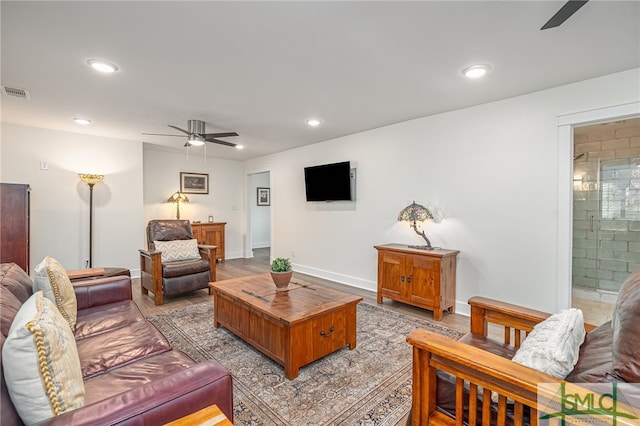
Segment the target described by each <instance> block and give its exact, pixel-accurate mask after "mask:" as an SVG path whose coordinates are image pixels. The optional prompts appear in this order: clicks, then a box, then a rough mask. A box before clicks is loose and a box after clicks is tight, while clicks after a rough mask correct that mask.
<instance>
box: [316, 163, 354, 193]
mask: <svg viewBox="0 0 640 426" xmlns="http://www.w3.org/2000/svg"><path fill="white" fill-rule="evenodd" d="M304 186H305V190H306V195H307V201H342V200H351V166H350V164H349V162H348V161H344V162H341V163H333V164H323V165H320V166H311V167H305V168H304Z"/></svg>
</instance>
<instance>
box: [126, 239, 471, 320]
mask: <svg viewBox="0 0 640 426" xmlns="http://www.w3.org/2000/svg"><path fill="white" fill-rule="evenodd" d="M253 252H254V257H253V258H252V259H230V260H227V261H226V262H224V263H218V265H217V272H216V274H217V277H216V278H217V280H218V281H222V280H228V279H231V278H238V277H245V276H247V275H255V274H262V273H265V272H269V254H270V252H269V248H261V249H254V251H253ZM296 277H298V278H300V279H303V280H305V281H308V282H312V283H314V284H319V285H324V286H326V287H329V288H333V289H336V290H340V291H344V292H345V293H350V294H355V295H357V296H360V297H362V298H363V299H364V301H365V302H367V303H370V304H372V305H375V304H376V303H377V302H376V292H375V291H370V290H364V289H360V288H355V287H352V286H349V285H345V284H340V283H337V282H334V281H329V280H325V279H323V278H318V277H313V276H310V275H305V274H299V273H297V272H294V274H293V279H294V280H295V279H296ZM211 297H212V296H209V294H208V292H207V290H198V291H194V292H192V293H187V294H184V295H180V296H175V297H167V296H165V298H164V299H165V300H164V304H163V305H161V306H155V304H154V303H153V297H152V294H151V293H149V295H148V296H143V295H142V294H141V291H140V279H134V280H133V300H134V301H135V302H136V304H137V305H138V307H139V308H140V310H141V311H142V313H144V314H145V315H150V314H153V313H157V312H163V311H168V310H173V309H178V308H182V307H185V306H189V305H194V304H198V303H202V302H206V301H207V300H210V298H211ZM384 307H385V308H388V309H391V310H394V311H397V312H402V313H404V314H407V315H412V316H414V317H417V318H424V319H429V320H433V313H432V312H431V311H427V310H425V309H420V308H415V307H413V306H409V305H405V304H404V303H399V302H394V301H393V300H389V299H384ZM441 323H442V324H444V325H446V326H448V327H451V328H454V329H456V330H461V331H465V332H466V331H468V330H469V318H468V317H466V316H464V315H458V314H447V313H445V315H444V318H443V319H442V321H441Z"/></svg>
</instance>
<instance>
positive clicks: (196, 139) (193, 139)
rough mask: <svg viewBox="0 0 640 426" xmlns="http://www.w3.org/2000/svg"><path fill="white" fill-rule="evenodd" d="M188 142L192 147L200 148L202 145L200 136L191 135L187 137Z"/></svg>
mask: <svg viewBox="0 0 640 426" xmlns="http://www.w3.org/2000/svg"><path fill="white" fill-rule="evenodd" d="M188 142H189V144H191V145H193V146H202V145H204V138H203V137H202V136H200V135H191V136H189V139H188Z"/></svg>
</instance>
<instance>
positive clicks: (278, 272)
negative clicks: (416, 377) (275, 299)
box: [271, 257, 293, 291]
mask: <svg viewBox="0 0 640 426" xmlns="http://www.w3.org/2000/svg"><path fill="white" fill-rule="evenodd" d="M291 275H293V269H292V268H291V262H290V261H289V259H287V258H284V257H276V258H275V259H273V262H271V279H272V280H273V283H274V284H275V285H276V290H278V291H283V290H286V289H287V286H288V285H289V281H291Z"/></svg>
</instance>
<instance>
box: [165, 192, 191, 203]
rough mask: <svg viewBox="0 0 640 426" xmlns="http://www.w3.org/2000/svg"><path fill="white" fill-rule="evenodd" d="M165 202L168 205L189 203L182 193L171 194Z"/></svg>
mask: <svg viewBox="0 0 640 426" xmlns="http://www.w3.org/2000/svg"><path fill="white" fill-rule="evenodd" d="M167 202H169V203H188V202H189V198H188V197H187V196H186V195H185V194H183V193H182V192H180V191H178V192H174V193H173V194H171V196H170V197H169V198H168V199H167Z"/></svg>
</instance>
